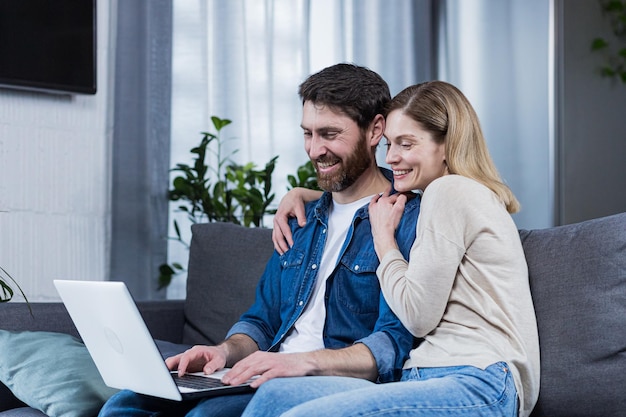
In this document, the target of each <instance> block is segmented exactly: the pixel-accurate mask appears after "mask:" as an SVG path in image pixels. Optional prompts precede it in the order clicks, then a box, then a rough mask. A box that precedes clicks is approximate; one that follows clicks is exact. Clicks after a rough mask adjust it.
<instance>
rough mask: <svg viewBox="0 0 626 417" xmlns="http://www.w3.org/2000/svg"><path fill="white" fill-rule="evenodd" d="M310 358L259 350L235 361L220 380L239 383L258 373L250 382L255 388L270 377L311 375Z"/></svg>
mask: <svg viewBox="0 0 626 417" xmlns="http://www.w3.org/2000/svg"><path fill="white" fill-rule="evenodd" d="M311 359H312V358H311V356H310V355H307V354H301V353H275V352H261V351H259V352H255V353H253V354H252V355H250V356H248V357H247V358H245V359H242V360H240V361H239V362H237V363H236V364H235V365H234V366H233V368H232V369H231V370H230V371H229V372H228V373H226V375H224V377H223V378H222V381H223V382H224V383H226V384H231V385H239V384H242V383H244V382H246V381H247V380H248V379H250V378H252V377H253V376H256V375H258V378H255V379H254V381H252V383H251V386H252V387H253V388H257V387H259V386H260V385H261V384H262V383H264V382H266V381H269V380H270V379H272V378H277V377H289V376H305V375H312V374H313V369H314V363H313V361H312V360H311Z"/></svg>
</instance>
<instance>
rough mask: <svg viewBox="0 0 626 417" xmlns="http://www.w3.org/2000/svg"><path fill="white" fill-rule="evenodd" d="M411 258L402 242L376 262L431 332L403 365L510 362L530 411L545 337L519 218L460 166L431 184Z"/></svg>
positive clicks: (399, 301)
mask: <svg viewBox="0 0 626 417" xmlns="http://www.w3.org/2000/svg"><path fill="white" fill-rule="evenodd" d="M410 259H411V262H409V263H407V262H406V260H405V259H404V258H403V257H402V254H401V253H400V252H399V251H395V250H394V251H389V252H388V253H387V254H385V256H384V258H383V259H382V262H381V263H380V266H379V268H378V271H377V273H378V277H379V280H380V283H381V287H382V291H383V294H384V295H385V298H386V299H387V301H388V303H389V305H390V306H391V308H392V310H393V311H394V312H395V313H396V314H397V315H398V317H399V318H400V320H401V321H402V323H403V324H404V325H405V326H406V327H407V328H408V329H409V330H410V331H411V332H412V333H413V334H414V335H415V336H417V337H424V341H423V343H421V344H420V345H419V346H418V347H417V348H416V349H414V350H413V351H412V352H411V354H410V358H409V359H408V360H407V362H406V363H405V368H413V367H440V366H458V365H472V366H476V367H479V368H482V369H484V368H486V367H487V366H489V365H491V364H493V363H495V362H499V361H505V362H507V363H508V365H509V367H510V368H511V371H512V374H513V377H514V380H515V386H516V388H517V392H518V395H519V398H520V416H523V417H525V416H528V415H529V414H530V412H531V411H532V408H533V406H534V404H535V403H536V401H537V397H538V395H539V340H538V335H537V323H536V320H535V313H534V308H533V304H532V299H531V295H530V287H529V282H528V268H527V266H526V259H525V257H524V252H523V249H522V245H521V242H520V238H519V234H518V231H517V227H516V226H515V223H514V222H513V219H512V218H511V216H510V215H509V214H508V213H507V211H506V209H505V207H504V205H503V204H502V202H500V201H499V199H498V198H497V196H496V195H495V194H494V193H493V192H492V191H491V190H489V189H488V188H487V187H485V186H483V185H482V184H480V183H478V182H477V181H474V180H471V179H469V178H466V177H462V176H459V175H446V176H444V177H441V178H439V179H437V180H435V181H433V182H432V183H431V184H430V185H429V186H428V187H427V188H426V191H425V192H424V195H423V198H422V205H421V212H420V215H419V219H418V222H417V238H416V240H415V243H414V244H413V247H412V248H411V255H410Z"/></svg>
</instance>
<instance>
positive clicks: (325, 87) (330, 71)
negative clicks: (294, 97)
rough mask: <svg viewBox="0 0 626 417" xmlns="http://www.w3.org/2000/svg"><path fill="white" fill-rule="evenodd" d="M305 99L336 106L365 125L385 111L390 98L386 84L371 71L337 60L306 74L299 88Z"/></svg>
mask: <svg viewBox="0 0 626 417" xmlns="http://www.w3.org/2000/svg"><path fill="white" fill-rule="evenodd" d="M298 94H299V95H300V98H301V99H302V103H303V104H304V102H305V101H311V102H312V103H314V104H323V105H326V106H330V107H332V108H333V109H336V110H339V111H341V112H342V113H344V114H346V115H347V116H348V117H350V118H351V119H352V120H354V121H355V122H356V123H357V125H358V126H359V128H361V129H365V128H367V127H368V126H369V125H370V123H371V122H372V120H373V119H374V116H376V115H377V114H385V107H386V106H387V104H388V103H389V101H390V100H391V93H390V92H389V86H388V85H387V83H386V82H385V80H383V79H382V77H381V76H380V75H378V74H377V73H375V72H374V71H372V70H370V69H368V68H365V67H361V66H358V65H354V64H346V63H342V64H336V65H333V66H330V67H327V68H324V69H323V70H321V71H320V72H317V73H315V74H313V75H311V76H310V77H309V78H307V79H306V80H305V81H304V82H303V83H302V84H300V88H299V89H298Z"/></svg>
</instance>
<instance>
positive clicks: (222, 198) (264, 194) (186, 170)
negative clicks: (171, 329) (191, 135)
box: [159, 116, 278, 289]
mask: <svg viewBox="0 0 626 417" xmlns="http://www.w3.org/2000/svg"><path fill="white" fill-rule="evenodd" d="M211 121H212V122H213V126H214V128H215V131H216V133H215V134H214V133H207V132H203V133H202V140H201V141H200V144H199V145H198V146H196V147H194V148H192V149H191V150H190V152H191V153H192V154H194V155H195V158H194V163H193V165H187V164H182V163H179V164H177V165H176V166H175V167H174V168H172V171H173V172H177V173H180V175H178V176H177V177H175V178H174V180H173V182H172V189H170V190H169V193H168V195H169V199H170V201H175V202H178V203H179V206H178V211H180V212H184V213H186V214H187V218H188V220H189V221H190V222H191V223H192V224H195V223H200V222H220V221H221V222H231V223H235V224H240V225H243V226H246V227H251V226H256V227H262V226H263V217H264V216H265V215H266V214H273V213H274V210H272V209H270V208H269V206H270V204H271V203H272V201H273V200H274V194H273V193H272V173H273V172H274V168H275V166H276V160H277V159H278V156H275V157H273V158H272V159H270V161H269V162H267V164H265V168H264V169H260V170H259V169H257V168H256V166H255V165H254V164H253V163H247V164H245V165H239V164H236V163H234V162H233V161H232V159H231V156H232V155H233V154H234V153H236V152H237V150H235V151H233V152H231V153H230V154H228V155H223V154H222V152H223V151H222V144H223V139H222V137H221V133H222V129H223V128H224V127H226V126H228V125H229V124H230V123H231V121H230V120H228V119H220V118H219V117H216V116H212V117H211ZM210 154H213V157H214V158H215V161H216V165H215V166H209V165H207V162H206V158H207V156H209V155H210ZM173 225H174V231H175V234H176V236H174V237H170V239H173V240H176V241H178V242H180V243H181V244H183V245H185V246H186V247H187V248H189V243H188V242H186V241H185V240H184V238H183V237H182V234H181V231H180V226H179V224H178V222H177V221H176V220H175V219H174V221H173ZM183 270H184V268H183V266H182V265H181V264H180V263H172V264H163V265H161V266H160V267H159V289H161V288H165V287H167V286H168V285H169V284H170V282H171V280H172V277H173V276H174V275H176V274H177V273H178V272H181V271H183Z"/></svg>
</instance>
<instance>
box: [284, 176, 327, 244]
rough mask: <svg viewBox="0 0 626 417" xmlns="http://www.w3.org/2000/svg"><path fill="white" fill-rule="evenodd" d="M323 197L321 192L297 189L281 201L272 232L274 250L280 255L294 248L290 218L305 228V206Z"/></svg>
mask: <svg viewBox="0 0 626 417" xmlns="http://www.w3.org/2000/svg"><path fill="white" fill-rule="evenodd" d="M321 196H322V192H321V191H315V190H309V189H307V188H301V187H296V188H293V189H292V190H290V191H289V192H288V193H287V194H285V196H284V197H283V198H282V200H280V204H279V205H278V209H277V210H276V214H275V215H274V229H273V230H272V241H273V242H274V249H276V251H277V252H278V253H279V254H281V255H282V254H284V253H285V252H287V251H288V250H289V248H291V247H292V246H293V236H292V235H291V229H290V228H289V222H288V220H289V217H295V218H296V219H297V220H298V224H299V225H300V227H303V226H304V225H305V224H306V213H305V212H304V205H305V204H306V203H307V202H309V201H313V200H317V199H318V198H320V197H321Z"/></svg>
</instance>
